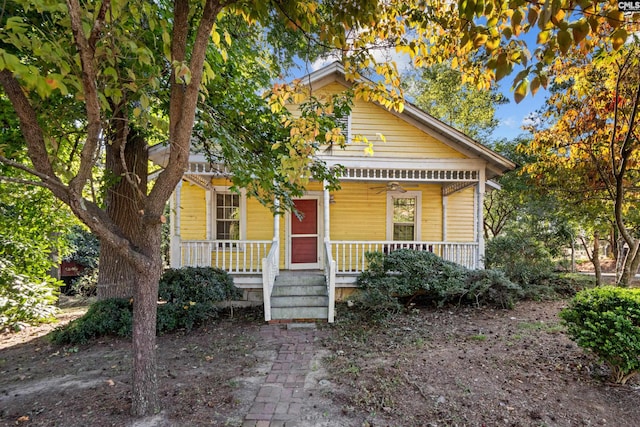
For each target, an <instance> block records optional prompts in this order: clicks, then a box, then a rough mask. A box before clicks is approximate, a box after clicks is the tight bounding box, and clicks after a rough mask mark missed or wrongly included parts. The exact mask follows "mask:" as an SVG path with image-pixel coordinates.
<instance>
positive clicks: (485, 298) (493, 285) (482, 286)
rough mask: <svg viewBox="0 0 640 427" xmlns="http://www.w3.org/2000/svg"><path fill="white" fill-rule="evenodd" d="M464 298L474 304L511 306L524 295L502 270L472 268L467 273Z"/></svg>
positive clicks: (500, 306)
mask: <svg viewBox="0 0 640 427" xmlns="http://www.w3.org/2000/svg"><path fill="white" fill-rule="evenodd" d="M465 284H466V289H467V293H466V294H465V298H466V299H467V300H468V301H470V302H472V303H475V304H476V305H480V304H486V305H490V306H493V307H499V308H513V306H514V305H515V303H516V302H517V301H518V300H520V299H522V298H523V297H524V291H523V290H522V288H521V287H520V286H519V285H517V284H515V283H513V282H512V281H511V280H509V279H508V278H507V276H505V274H504V273H503V272H502V271H497V270H473V271H470V272H469V273H468V274H467V278H466V283H465Z"/></svg>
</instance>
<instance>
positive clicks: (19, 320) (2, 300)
mask: <svg viewBox="0 0 640 427" xmlns="http://www.w3.org/2000/svg"><path fill="white" fill-rule="evenodd" d="M61 284H62V282H59V281H57V280H55V279H53V278H51V277H49V278H48V279H46V280H43V281H40V282H36V281H34V280H33V279H32V278H29V277H28V276H26V275H23V274H18V273H17V272H16V270H15V268H14V266H13V264H11V263H10V262H9V261H7V260H3V259H0V330H3V329H5V328H9V329H13V330H16V329H20V328H21V327H23V326H24V325H25V324H29V323H39V322H48V321H51V320H53V319H55V316H54V315H55V313H56V312H57V311H58V308H57V307H56V301H57V299H58V291H59V288H60V285H61Z"/></svg>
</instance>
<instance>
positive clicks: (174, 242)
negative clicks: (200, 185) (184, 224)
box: [169, 180, 182, 268]
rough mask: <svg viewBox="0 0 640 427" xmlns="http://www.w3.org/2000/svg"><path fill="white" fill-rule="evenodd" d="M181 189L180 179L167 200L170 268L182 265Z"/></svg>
mask: <svg viewBox="0 0 640 427" xmlns="http://www.w3.org/2000/svg"><path fill="white" fill-rule="evenodd" d="M181 189H182V180H181V181H180V182H179V183H178V185H177V186H176V190H175V191H174V192H173V196H172V197H171V199H169V200H170V202H169V210H170V218H171V219H170V224H169V227H170V230H171V231H170V236H171V237H170V240H169V257H170V259H169V264H170V265H171V268H179V267H182V253H181V250H180V204H181V203H180V199H181V196H180V193H181Z"/></svg>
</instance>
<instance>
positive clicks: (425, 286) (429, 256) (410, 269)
mask: <svg viewBox="0 0 640 427" xmlns="http://www.w3.org/2000/svg"><path fill="white" fill-rule="evenodd" d="M367 260H368V261H369V268H368V269H367V270H366V271H365V272H363V273H362V274H361V275H360V276H359V277H358V279H357V283H358V286H359V288H360V291H361V292H360V293H359V296H358V300H357V302H358V305H359V306H360V307H361V308H362V309H364V310H366V311H370V312H371V313H372V315H374V316H379V317H383V318H384V317H385V316H387V315H389V314H393V313H396V312H399V311H400V310H402V308H403V305H406V304H409V303H411V302H413V301H416V300H417V299H418V298H420V299H421V300H426V301H429V302H434V303H436V304H437V305H440V306H441V305H443V304H446V303H460V302H470V303H475V304H489V305H492V306H496V307H511V306H513V304H514V303H515V301H516V300H517V299H519V298H520V297H521V296H522V289H521V288H520V287H519V286H518V285H516V284H514V283H512V282H511V281H509V280H508V279H507V278H506V277H505V276H504V274H502V273H500V272H497V271H488V270H479V271H472V270H468V269H466V268H464V267H462V266H460V265H458V264H455V263H452V262H449V261H445V260H443V259H442V258H440V257H439V256H437V255H435V254H433V253H431V252H426V251H415V250H411V249H400V250H397V251H393V252H391V253H390V254H388V255H386V256H384V255H383V254H381V253H368V254H367ZM403 303H404V304H403Z"/></svg>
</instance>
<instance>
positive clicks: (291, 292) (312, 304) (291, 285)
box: [271, 273, 329, 320]
mask: <svg viewBox="0 0 640 427" xmlns="http://www.w3.org/2000/svg"><path fill="white" fill-rule="evenodd" d="M328 306H329V297H328V296H327V288H326V284H325V278H324V276H323V275H321V274H309V273H287V274H280V275H278V277H276V281H275V284H274V287H273V292H272V294H271V319H273V320H293V319H327V318H328V315H329V309H328Z"/></svg>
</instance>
